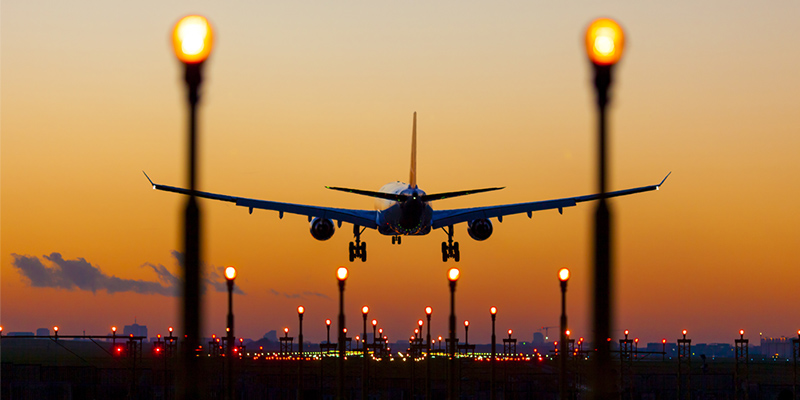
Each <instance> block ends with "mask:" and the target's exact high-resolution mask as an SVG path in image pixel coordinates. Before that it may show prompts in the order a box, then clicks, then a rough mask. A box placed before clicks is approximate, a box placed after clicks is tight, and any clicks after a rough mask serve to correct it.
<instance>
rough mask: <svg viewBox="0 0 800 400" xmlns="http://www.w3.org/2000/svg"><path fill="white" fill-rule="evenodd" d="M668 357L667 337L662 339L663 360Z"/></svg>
mask: <svg viewBox="0 0 800 400" xmlns="http://www.w3.org/2000/svg"><path fill="white" fill-rule="evenodd" d="M666 358H667V339H666V338H664V339H661V361H665V360H666Z"/></svg>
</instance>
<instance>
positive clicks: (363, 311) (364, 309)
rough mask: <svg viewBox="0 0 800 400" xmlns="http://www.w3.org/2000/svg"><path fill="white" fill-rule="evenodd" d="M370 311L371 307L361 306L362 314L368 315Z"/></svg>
mask: <svg viewBox="0 0 800 400" xmlns="http://www.w3.org/2000/svg"><path fill="white" fill-rule="evenodd" d="M368 312H369V307H367V306H364V307H361V313H362V314H364V315H367V313H368Z"/></svg>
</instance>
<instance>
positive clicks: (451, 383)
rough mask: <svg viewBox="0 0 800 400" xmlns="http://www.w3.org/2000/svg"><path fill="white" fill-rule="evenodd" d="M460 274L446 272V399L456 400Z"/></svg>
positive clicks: (453, 269)
mask: <svg viewBox="0 0 800 400" xmlns="http://www.w3.org/2000/svg"><path fill="white" fill-rule="evenodd" d="M459 275H461V273H460V272H459V270H458V268H451V269H450V271H448V272H447V279H448V280H449V281H450V374H449V376H448V390H447V392H448V398H449V399H450V400H456V399H457V398H458V393H457V392H456V346H457V345H458V343H456V282H458V278H459Z"/></svg>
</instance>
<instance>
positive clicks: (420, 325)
mask: <svg viewBox="0 0 800 400" xmlns="http://www.w3.org/2000/svg"><path fill="white" fill-rule="evenodd" d="M422 324H424V322H422V320H419V321H417V325H419V327H420V328H422Z"/></svg>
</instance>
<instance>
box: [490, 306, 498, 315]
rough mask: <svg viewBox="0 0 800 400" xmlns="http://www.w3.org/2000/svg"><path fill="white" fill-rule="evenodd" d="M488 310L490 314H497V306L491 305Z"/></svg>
mask: <svg viewBox="0 0 800 400" xmlns="http://www.w3.org/2000/svg"><path fill="white" fill-rule="evenodd" d="M489 312H490V313H492V315H495V314H497V307H492V308H490V309H489Z"/></svg>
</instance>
